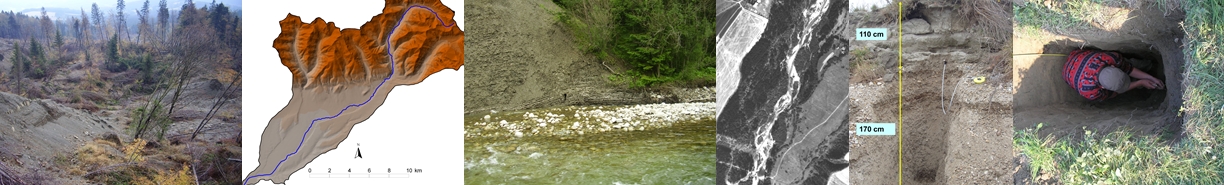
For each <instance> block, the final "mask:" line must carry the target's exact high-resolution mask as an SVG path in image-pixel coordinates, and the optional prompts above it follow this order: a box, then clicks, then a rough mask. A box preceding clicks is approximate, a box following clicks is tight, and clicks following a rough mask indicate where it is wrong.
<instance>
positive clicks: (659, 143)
mask: <svg viewBox="0 0 1224 185" xmlns="http://www.w3.org/2000/svg"><path fill="white" fill-rule="evenodd" d="M464 120H465V121H464V122H465V123H464V131H465V132H464V135H465V138H466V139H465V142H464V167H465V171H464V176H465V177H464V181H465V182H467V183H468V184H712V183H714V168H715V166H714V161H715V158H714V156H715V154H714V151H715V147H714V140H715V139H714V138H715V119H714V103H709V102H707V103H681V104H649V105H631V106H568V107H556V108H544V109H535V110H526V111H507V112H494V111H490V112H487V113H478V114H471V115H468V116H467V117H466V118H465V119H464Z"/></svg>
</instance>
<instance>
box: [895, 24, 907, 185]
mask: <svg viewBox="0 0 1224 185" xmlns="http://www.w3.org/2000/svg"><path fill="white" fill-rule="evenodd" d="M901 9H905V7H903V6H901V1H897V185H900V184H901V179H902V178H904V176H902V174H901V166H903V165H905V164H904V163H901V150H902V147H901V137H903V136H904V135H905V132H902V131H901V129H902V126H901V121H902V120H901V96H902V94H901V84H902V79H903V78H901V70H902V69H903V68H902V67H901V66H902V65H901V62H902V61H901V36H902V35H903V33H901Z"/></svg>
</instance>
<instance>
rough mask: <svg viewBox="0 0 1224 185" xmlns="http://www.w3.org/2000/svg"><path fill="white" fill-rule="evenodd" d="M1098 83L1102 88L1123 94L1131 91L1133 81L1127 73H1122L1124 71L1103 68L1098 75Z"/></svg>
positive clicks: (1110, 67)
mask: <svg viewBox="0 0 1224 185" xmlns="http://www.w3.org/2000/svg"><path fill="white" fill-rule="evenodd" d="M1097 83H1100V84H1101V87H1102V88H1105V89H1109V90H1110V91H1113V92H1117V93H1123V92H1126V90H1128V89H1130V83H1131V80H1130V76H1129V75H1127V74H1126V72H1122V69H1118V68H1116V67H1113V66H1109V67H1105V68H1102V69H1101V72H1100V73H1098V74H1097Z"/></svg>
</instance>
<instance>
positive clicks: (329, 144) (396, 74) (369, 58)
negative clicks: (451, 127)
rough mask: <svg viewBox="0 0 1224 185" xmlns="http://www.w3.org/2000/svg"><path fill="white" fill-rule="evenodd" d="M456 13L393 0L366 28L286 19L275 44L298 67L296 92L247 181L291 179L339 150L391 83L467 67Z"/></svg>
mask: <svg viewBox="0 0 1224 185" xmlns="http://www.w3.org/2000/svg"><path fill="white" fill-rule="evenodd" d="M454 15H455V12H454V11H452V10H451V9H450V8H447V7H446V6H445V5H443V4H442V3H441V2H438V1H437V0H387V4H386V6H385V7H384V8H383V10H382V13H381V14H379V15H376V16H374V17H373V18H371V20H370V21H369V22H366V23H365V24H364V25H362V26H361V29H351V28H350V29H343V30H341V29H340V28H336V25H335V24H334V23H330V22H325V21H323V19H315V20H314V21H311V22H310V23H304V22H302V20H301V18H299V17H298V16H294V15H293V14H289V15H288V16H286V17H285V19H284V20H281V21H280V25H281V34H280V35H279V36H277V37H276V39H274V40H273V43H272V47H273V48H276V50H277V52H278V53H279V54H280V58H281V64H284V65H285V67H288V68H289V71H290V72H291V73H292V74H293V85H292V87H291V91H292V92H293V96H292V97H291V98H290V99H289V103H288V104H287V105H285V108H284V109H281V111H280V112H278V113H276V115H275V116H273V117H272V119H271V120H269V121H268V126H267V127H265V128H264V130H263V135H261V136H260V141H259V155H258V156H259V160H257V161H258V162H259V165H257V166H256V167H255V170H254V171H251V172H249V173H248V174H247V176H246V178H245V179H244V180H243V184H253V183H257V182H259V181H263V180H271V181H272V182H273V183H277V184H281V183H284V182H285V180H288V179H289V175H291V174H293V172H295V171H298V170H301V169H302V168H303V167H305V166H306V164H308V163H310V162H311V161H313V160H314V159H315V158H317V157H319V155H322V154H323V153H326V152H327V151H331V150H335V149H336V147H337V146H338V145H339V144H340V142H341V141H344V140H345V139H346V138H348V136H349V133H350V131H352V130H353V126H355V125H356V124H358V123H361V122H364V121H365V120H366V119H369V118H370V116H372V115H373V114H374V111H375V110H377V109H378V107H379V106H382V104H383V103H384V101H385V100H386V99H387V96H388V94H389V93H390V92H391V89H393V88H395V87H397V86H400V85H414V84H417V83H420V82H421V81H422V80H424V79H425V78H426V77H429V75H432V74H434V73H437V72H439V71H442V70H443V69H454V70H459V68H460V67H461V66H463V31H462V30H460V29H459V26H457V25H456V22H455V21H454V20H453V17H454ZM401 18H402V19H401ZM459 75H462V73H460V74H459ZM456 103H459V101H456ZM461 111H462V110H455V112H456V113H459V112H461Z"/></svg>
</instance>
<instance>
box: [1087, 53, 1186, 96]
mask: <svg viewBox="0 0 1224 185" xmlns="http://www.w3.org/2000/svg"><path fill="white" fill-rule="evenodd" d="M1131 78H1134V79H1135V80H1132V79H1131ZM1063 79H1064V80H1066V81H1067V84H1068V85H1071V88H1073V89H1075V91H1077V92H1079V94H1080V96H1084V98H1088V99H1089V100H1093V101H1102V100H1105V99H1109V98H1113V97H1115V96H1118V94H1122V93H1125V92H1127V91H1129V90H1131V89H1135V88H1146V89H1164V82H1162V81H1161V80H1160V79H1156V77H1152V75H1149V74H1148V73H1146V72H1143V70H1140V69H1136V68H1135V67H1132V66H1131V64H1130V63H1129V62H1128V60H1127V59H1125V58H1123V57H1122V56H1121V55H1120V53H1118V52H1115V51H1102V50H1096V49H1080V50H1075V51H1071V54H1068V55H1067V63H1066V64H1064V65H1063Z"/></svg>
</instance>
